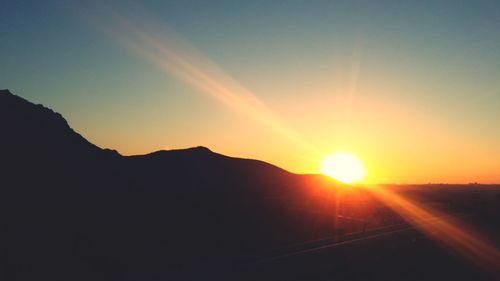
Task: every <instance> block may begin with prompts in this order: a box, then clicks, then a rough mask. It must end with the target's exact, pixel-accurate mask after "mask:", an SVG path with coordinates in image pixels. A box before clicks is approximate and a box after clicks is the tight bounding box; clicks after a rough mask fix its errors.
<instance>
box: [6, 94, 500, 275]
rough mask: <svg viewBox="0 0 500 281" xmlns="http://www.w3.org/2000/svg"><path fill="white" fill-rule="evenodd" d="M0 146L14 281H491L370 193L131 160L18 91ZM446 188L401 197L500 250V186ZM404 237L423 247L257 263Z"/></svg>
mask: <svg viewBox="0 0 500 281" xmlns="http://www.w3.org/2000/svg"><path fill="white" fill-rule="evenodd" d="M0 132H1V137H0V155H1V157H0V171H1V177H0V190H1V191H0V192H1V194H0V200H1V201H0V205H1V219H2V221H3V222H4V228H3V229H2V230H1V232H0V233H1V234H0V235H1V236H0V239H1V241H2V242H1V243H2V248H3V249H4V250H3V251H2V252H3V253H2V257H1V259H2V263H1V264H2V271H3V273H4V274H5V279H4V280H324V279H322V277H324V276H326V275H322V272H323V271H322V270H327V268H328V270H335V272H336V274H338V275H337V276H338V279H335V280H365V279H366V278H368V277H370V276H372V277H373V278H371V279H370V278H368V279H367V280H375V279H376V280H423V279H422V278H428V277H429V276H433V274H436V273H437V272H441V271H440V270H443V268H445V269H449V270H452V272H451V271H450V272H451V273H449V275H447V277H450V276H451V277H453V278H455V279H454V280H472V279H470V278H473V279H474V280H489V278H492V276H491V275H484V276H483V275H482V273H481V272H480V271H477V269H476V268H475V267H471V266H469V265H468V264H465V263H464V262H463V261H462V260H461V259H458V258H455V256H454V255H453V254H450V253H449V252H448V251H447V250H445V249H442V248H441V247H439V246H437V245H435V244H434V243H433V242H431V241H430V240H429V239H427V238H423V237H422V236H421V235H420V234H418V232H416V231H414V230H410V228H409V227H408V225H407V221H406V220H405V218H402V217H401V216H400V215H398V214H397V213H395V212H394V211H393V210H392V209H391V208H390V206H388V205H387V204H385V203H383V202H380V201H378V200H377V199H376V198H374V197H373V196H371V195H370V194H369V192H367V191H365V190H362V189H356V188H353V187H350V186H347V185H344V184H341V183H339V182H336V181H334V180H332V179H330V178H328V177H325V176H322V175H299V174H293V173H289V172H287V171H285V170H283V169H281V168H279V167H276V166H274V165H271V164H269V163H266V162H263V161H259V160H252V159H242V158H235V157H228V156H225V155H221V154H218V153H216V152H213V151H211V150H210V149H209V148H206V147H203V146H199V147H194V148H188V149H179V150H167V151H157V152H153V153H150V154H146V155H136V156H123V155H120V154H119V153H118V152H117V151H114V150H111V149H102V148H100V147H98V146H96V145H94V144H92V143H90V142H89V141H87V140H86V139H85V138H84V137H83V136H81V135H80V134H78V133H77V132H75V131H74V130H73V129H72V128H71V127H70V125H69V124H68V123H67V122H66V120H65V119H64V118H63V116H61V115H60V114H58V113H56V112H54V111H53V110H51V109H49V108H46V107H44V106H43V105H35V104H33V103H31V102H29V101H27V100H25V99H23V98H20V97H18V96H16V95H14V94H13V93H11V92H10V91H9V90H0ZM429 186H431V185H427V186H425V187H429ZM432 186H434V185H432ZM439 186H440V187H442V188H439V189H431V188H423V186H418V185H394V186H392V187H391V188H393V189H395V190H397V191H398V192H401V194H404V195H405V196H408V198H412V199H414V200H415V201H417V202H421V203H422V204H424V205H426V206H432V208H436V209H439V210H441V211H443V212H445V213H447V214H450V215H457V214H461V215H463V214H467V216H470V217H473V218H474V220H473V223H474V224H477V225H478V227H480V228H481V227H484V228H485V233H487V236H488V237H492V240H494V241H495V242H499V241H498V237H500V236H498V235H497V234H498V233H499V229H500V225H499V222H500V218H499V217H498V216H499V214H500V209H499V208H500V187H499V186H495V185H478V184H469V185H467V184H466V185H439ZM340 200H342V202H341V201H340ZM397 225H399V226H398V227H404V229H405V231H407V232H408V231H411V232H408V233H410V234H408V236H402V235H401V234H400V233H402V232H401V230H399V232H398V234H397V235H396V234H391V236H380V235H379V234H377V235H379V236H380V237H388V238H387V239H388V240H383V241H379V240H377V242H376V243H371V242H363V243H364V244H362V245H363V246H360V245H361V244H360V243H355V242H352V243H351V242H350V243H345V249H344V248H342V249H343V250H341V251H342V252H341V254H339V252H338V251H337V252H335V256H334V257H331V259H333V261H336V262H331V259H328V257H329V256H328V255H325V254H324V253H322V254H321V255H323V256H321V255H320V256H315V257H314V258H311V257H307V258H303V260H301V262H300V263H294V262H296V261H287V263H288V262H289V263H288V264H285V265H286V266H285V265H283V264H280V265H276V266H274V264H272V263H271V264H272V265H271V266H269V267H266V266H262V263H259V262H258V261H260V260H265V258H269V257H275V256H286V255H287V253H290V252H300V251H301V250H303V249H307V247H312V246H313V245H315V246H318V245H319V246H321V245H323V244H325V243H332V242H339V241H340V242H342V241H355V239H354V238H356V239H359V237H366V236H367V235H368V233H370V231H372V232H373V233H374V234H375V233H379V232H377V231H381V230H380V229H382V228H383V227H388V226H390V227H395V226H397ZM405 233H406V232H405ZM356 235H358V236H356ZM359 235H361V236H359ZM349 237H350V238H349ZM374 237H375V236H374ZM389 237H390V238H389ZM415 237H417V238H415ZM349 239H351V240H349ZM377 239H386V238H377ZM495 239H496V240H495ZM370 241H371V240H370ZM370 243H371V244H370ZM389 244H390V245H393V246H394V247H392V246H387V245H389ZM325 245H326V244H325ZM383 245H385V246H387V247H385V246H383ZM336 247H337V246H336ZM342 247H344V246H342ZM380 247H385V248H380ZM492 247H496V246H492ZM351 254H352V256H351ZM339 255H340V256H339ZM354 256H356V257H355V258H354ZM401 256H404V257H405V258H406V259H402V258H398V257H401ZM304 259H306V260H304ZM271 260H273V259H271ZM389 260H390V261H391V262H388V261H389ZM437 260H439V262H437ZM313 261H314V262H313ZM349 261H352V262H351V263H350V262H349ZM382 261H385V262H382ZM324 264H331V265H332V267H326V266H323V265H324ZM321 266H322V267H321ZM318 267H321V268H318ZM285 268H286V269H285ZM290 268H292V269H293V270H292V269H290ZM360 268H361V269H360ZM385 270H387V272H390V274H389V273H387V272H386V271H385ZM311 272H315V273H316V275H314V274H312V275H311ZM328 272H329V273H328V274H329V275H328V276H330V277H332V276H335V274H334V275H331V274H330V273H331V272H330V271H328ZM383 272H386V274H385V275H384V274H382V273H383ZM406 272H413V273H414V277H408V276H406V275H405V274H406ZM305 276H308V277H307V278H306V277H305ZM407 277H408V278H407ZM332 278H333V277H332ZM379 278H380V279H379ZM399 278H402V279H399ZM482 278H483V279H482ZM429 280H430V279H429ZM446 280H451V279H446Z"/></svg>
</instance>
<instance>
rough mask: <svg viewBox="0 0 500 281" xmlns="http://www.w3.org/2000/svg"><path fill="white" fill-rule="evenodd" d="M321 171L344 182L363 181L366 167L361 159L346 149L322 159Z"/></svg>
mask: <svg viewBox="0 0 500 281" xmlns="http://www.w3.org/2000/svg"><path fill="white" fill-rule="evenodd" d="M320 169H321V173H323V174H325V175H327V176H330V177H332V178H334V179H336V180H339V181H341V182H344V183H354V182H359V181H361V180H362V179H363V178H364V177H365V175H366V169H365V166H364V165H363V163H362V162H361V160H359V159H358V158H357V157H356V156H355V155H353V154H352V153H349V152H346V151H336V152H333V153H331V154H328V155H326V156H325V157H324V158H323V160H322V161H321V166H320Z"/></svg>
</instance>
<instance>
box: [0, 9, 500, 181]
mask: <svg viewBox="0 0 500 281" xmlns="http://www.w3.org/2000/svg"><path fill="white" fill-rule="evenodd" d="M102 2H103V1H96V2H89V1H73V2H72V1H5V0H3V1H1V3H0V88H9V89H11V90H12V91H13V92H14V93H16V94H18V95H20V96H22V97H24V98H27V99H29V100H31V101H33V102H36V103H43V104H44V105H46V106H49V107H51V108H53V109H54V110H56V111H58V112H60V113H61V114H63V115H64V116H65V117H66V119H67V120H68V122H69V123H70V124H71V126H72V127H73V128H74V129H75V130H76V131H78V132H80V133H81V134H82V135H83V136H85V137H86V138H87V139H89V140H90V141H91V142H93V143H95V144H97V145H99V146H101V147H107V148H113V149H116V150H118V151H119V152H120V153H122V154H125V155H129V154H141V153H148V152H152V151H155V150H159V149H170V148H184V147H190V146H197V145H204V146H207V147H209V148H211V149H212V150H214V151H217V152H220V153H223V154H227V155H232V156H239V157H248V158H257V159H261V160H264V161H268V162H270V163H273V164H276V165H278V166H281V167H283V168H285V169H288V170H290V171H292V172H300V173H316V172H318V171H319V166H318V165H319V162H320V158H321V156H322V155H323V154H325V153H328V152H332V151H335V150H339V149H340V150H347V151H351V152H352V153H354V154H356V155H358V156H359V158H361V159H362V160H363V161H364V162H365V164H366V166H367V169H368V177H367V181H369V182H396V183H426V182H452V183H454V182H473V181H478V182H484V183H492V182H500V126H499V123H500V122H499V121H500V2H498V1H140V2H141V3H140V4H137V3H135V4H132V2H126V1H106V4H102Z"/></svg>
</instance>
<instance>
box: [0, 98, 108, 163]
mask: <svg viewBox="0 0 500 281" xmlns="http://www.w3.org/2000/svg"><path fill="white" fill-rule="evenodd" d="M0 130H1V131H2V133H3V135H2V139H1V141H0V144H1V145H2V147H3V148H6V149H9V148H11V147H18V148H19V149H20V150H18V151H17V152H16V153H23V154H28V155H29V154H33V153H49V151H52V153H54V151H59V152H61V153H63V151H64V153H70V152H73V150H74V149H76V150H78V152H80V153H86V152H91V151H92V152H95V151H98V150H99V148H98V147H97V146H95V145H93V144H91V143H90V142H88V141H87V140H86V139H85V138H83V137H82V136H80V135H79V134H78V133H76V132H75V131H74V130H73V129H72V128H71V127H70V126H69V125H68V122H67V121H66V119H64V117H63V116H62V115H61V114H59V113H57V112H55V111H53V110H52V109H50V108H47V107H45V106H43V105H41V104H34V103H31V102H29V101H28V100H25V99H23V98H21V97H19V96H17V95H15V94H13V93H12V92H11V91H10V90H8V89H4V90H0ZM21 148H22V149H21ZM64 153H63V154H64Z"/></svg>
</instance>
